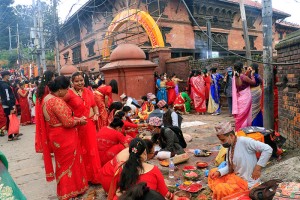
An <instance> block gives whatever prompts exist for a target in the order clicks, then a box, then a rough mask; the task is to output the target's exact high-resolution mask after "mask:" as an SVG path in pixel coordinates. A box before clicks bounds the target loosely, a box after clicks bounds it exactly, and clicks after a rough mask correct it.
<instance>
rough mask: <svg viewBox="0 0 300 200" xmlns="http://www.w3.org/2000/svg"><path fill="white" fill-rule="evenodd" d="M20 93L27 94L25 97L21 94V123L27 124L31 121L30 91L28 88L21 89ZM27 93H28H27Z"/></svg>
mask: <svg viewBox="0 0 300 200" xmlns="http://www.w3.org/2000/svg"><path fill="white" fill-rule="evenodd" d="M18 92H19V93H21V94H22V95H26V96H25V97H23V96H22V95H19V104H20V107H21V120H20V121H21V124H22V125H26V124H30V123H31V115H30V110H29V103H28V98H27V97H28V92H27V91H26V90H22V89H19V90H18ZM26 93H27V94H26Z"/></svg>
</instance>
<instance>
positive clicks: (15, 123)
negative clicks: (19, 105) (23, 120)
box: [7, 114, 20, 135]
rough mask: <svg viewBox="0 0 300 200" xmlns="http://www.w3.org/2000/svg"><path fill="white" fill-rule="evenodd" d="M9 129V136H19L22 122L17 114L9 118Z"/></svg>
mask: <svg viewBox="0 0 300 200" xmlns="http://www.w3.org/2000/svg"><path fill="white" fill-rule="evenodd" d="M8 117H9V129H8V132H7V133H8V135H11V134H18V133H19V130H20V121H19V119H18V117H17V115H16V114H10V115H9V116H8Z"/></svg>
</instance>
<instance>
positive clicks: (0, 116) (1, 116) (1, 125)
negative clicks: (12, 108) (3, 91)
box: [0, 97, 6, 137]
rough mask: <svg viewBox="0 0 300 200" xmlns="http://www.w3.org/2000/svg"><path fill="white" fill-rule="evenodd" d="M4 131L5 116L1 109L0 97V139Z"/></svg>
mask: <svg viewBox="0 0 300 200" xmlns="http://www.w3.org/2000/svg"><path fill="white" fill-rule="evenodd" d="M5 130H6V116H5V113H4V110H3V107H2V103H1V97H0V137H3V136H4V135H5V134H4V131H5Z"/></svg>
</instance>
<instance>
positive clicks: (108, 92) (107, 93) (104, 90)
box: [97, 85, 113, 107]
mask: <svg viewBox="0 0 300 200" xmlns="http://www.w3.org/2000/svg"><path fill="white" fill-rule="evenodd" d="M97 90H98V91H99V92H100V93H101V94H103V95H104V100H105V97H107V98H108V99H107V107H109V106H110V105H111V104H112V102H113V99H112V88H111V86H110V85H103V86H100V87H98V88H97ZM104 102H105V101H104Z"/></svg>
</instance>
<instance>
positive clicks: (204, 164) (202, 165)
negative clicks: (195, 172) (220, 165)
mask: <svg viewBox="0 0 300 200" xmlns="http://www.w3.org/2000/svg"><path fill="white" fill-rule="evenodd" d="M196 166H197V167H198V168H200V169H201V168H206V167H208V163H207V162H197V163H196Z"/></svg>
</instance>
